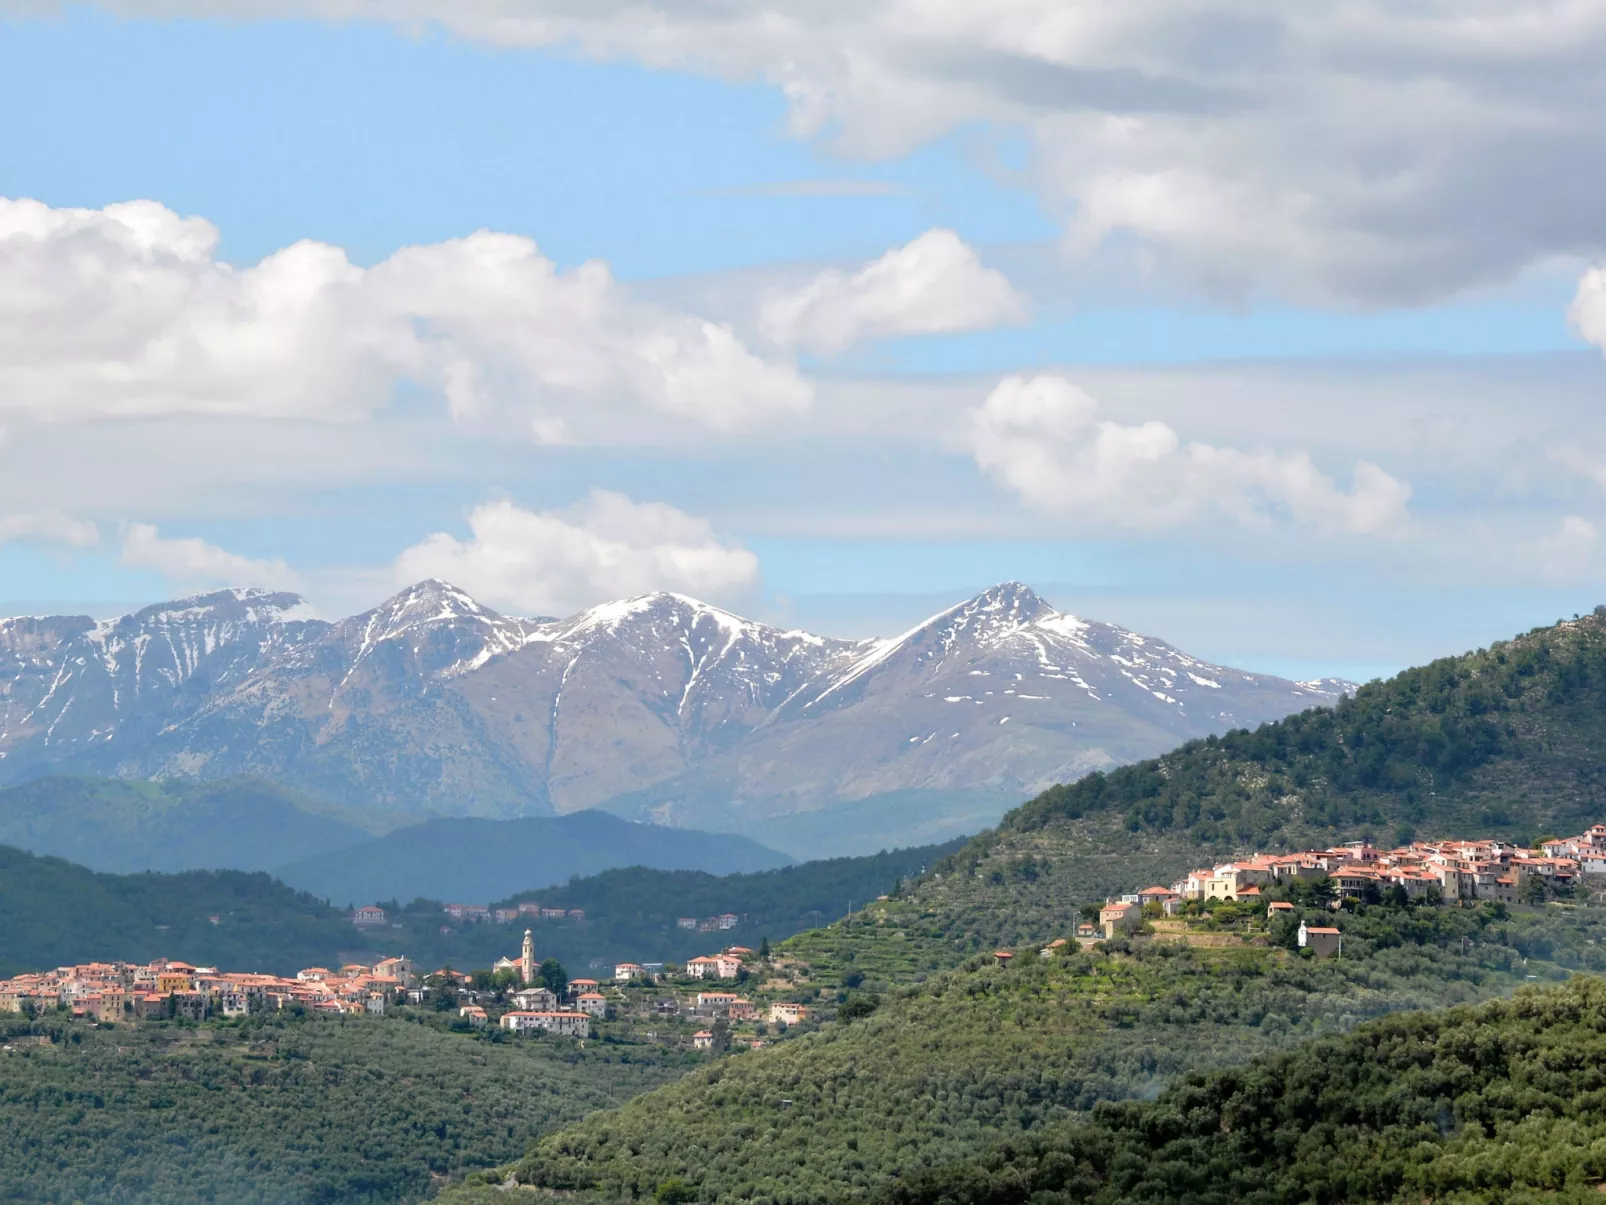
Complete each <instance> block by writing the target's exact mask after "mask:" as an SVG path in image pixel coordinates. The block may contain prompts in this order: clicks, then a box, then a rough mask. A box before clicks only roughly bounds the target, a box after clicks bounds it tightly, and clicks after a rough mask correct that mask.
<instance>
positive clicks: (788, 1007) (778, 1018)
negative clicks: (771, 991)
mask: <svg viewBox="0 0 1606 1205" xmlns="http://www.w3.org/2000/svg"><path fill="white" fill-rule="evenodd" d="M808 1019H809V1010H808V1009H807V1008H805V1007H804V1006H803V1005H801V1004H791V1003H787V1002H784V1001H776V1002H775V1003H774V1004H772V1005H770V1011H769V1022H770V1024H771V1025H797V1024H800V1023H801V1022H803V1021H807V1020H808Z"/></svg>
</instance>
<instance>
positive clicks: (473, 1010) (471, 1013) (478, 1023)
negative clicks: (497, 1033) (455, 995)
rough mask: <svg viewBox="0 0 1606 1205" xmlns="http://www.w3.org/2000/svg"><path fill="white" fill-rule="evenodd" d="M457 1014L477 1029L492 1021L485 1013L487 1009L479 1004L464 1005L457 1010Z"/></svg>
mask: <svg viewBox="0 0 1606 1205" xmlns="http://www.w3.org/2000/svg"><path fill="white" fill-rule="evenodd" d="M457 1015H458V1016H459V1017H461V1018H463V1020H465V1021H467V1022H468V1023H469V1024H470V1025H472V1026H474V1027H475V1028H476V1029H479V1028H482V1027H484V1026H485V1025H486V1024H488V1023H489V1021H490V1018H489V1017H487V1016H486V1015H485V1010H484V1009H483V1008H481V1007H480V1006H479V1005H478V1004H465V1005H463V1007H462V1008H460V1009H458V1010H457Z"/></svg>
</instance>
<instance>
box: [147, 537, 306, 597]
mask: <svg viewBox="0 0 1606 1205" xmlns="http://www.w3.org/2000/svg"><path fill="white" fill-rule="evenodd" d="M122 561H123V564H125V565H127V566H128V567H129V568H131V569H151V570H154V571H155V572H157V573H159V574H161V575H162V576H163V577H165V578H166V579H167V580H168V581H170V582H175V583H180V584H187V585H216V586H277V587H282V588H285V589H294V588H296V587H298V586H299V585H300V578H299V576H298V575H297V574H296V573H295V572H294V571H293V570H292V569H291V568H290V567H289V566H288V565H286V564H285V563H284V562H283V561H281V560H272V561H259V560H253V559H251V558H250V557H244V556H239V555H237V554H235V553H232V552H229V551H227V550H226V549H222V548H219V547H218V546H217V545H216V544H208V543H207V542H206V541H205V540H200V539H196V538H194V537H181V538H170V537H167V536H164V535H162V533H161V532H160V531H159V530H158V529H157V528H156V527H154V526H152V525H151V524H149V523H130V524H129V525H128V527H127V528H125V529H124V531H123V550H122Z"/></svg>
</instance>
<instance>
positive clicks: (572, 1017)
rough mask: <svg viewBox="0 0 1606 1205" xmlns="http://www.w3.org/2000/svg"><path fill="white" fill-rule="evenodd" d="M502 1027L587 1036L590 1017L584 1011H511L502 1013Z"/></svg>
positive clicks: (589, 1029)
mask: <svg viewBox="0 0 1606 1205" xmlns="http://www.w3.org/2000/svg"><path fill="white" fill-rule="evenodd" d="M502 1028H503V1029H508V1030H512V1031H513V1032H514V1033H534V1032H537V1031H540V1032H543V1033H555V1034H561V1035H563V1036H564V1037H569V1038H589V1037H590V1036H591V1018H590V1017H588V1016H587V1015H586V1014H585V1013H568V1012H522V1011H521V1012H511V1013H503V1014H502Z"/></svg>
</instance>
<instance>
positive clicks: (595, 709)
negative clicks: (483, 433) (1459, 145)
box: [0, 581, 1348, 832]
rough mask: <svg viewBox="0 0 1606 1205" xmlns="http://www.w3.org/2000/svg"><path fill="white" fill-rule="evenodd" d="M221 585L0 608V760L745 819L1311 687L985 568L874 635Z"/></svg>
mask: <svg viewBox="0 0 1606 1205" xmlns="http://www.w3.org/2000/svg"><path fill="white" fill-rule="evenodd" d="M307 616H308V609H307V608H306V606H305V604H304V603H303V602H302V600H301V599H299V598H297V597H296V596H295V595H291V594H272V593H265V592H261V591H248V590H231V591H222V592H219V593H216V594H209V595H203V596H201V597H198V598H192V599H186V600H182V601H179V602H174V603H168V604H164V605H161V606H157V607H149V608H146V609H145V610H143V611H140V612H138V613H136V614H134V615H129V616H125V617H124V618H122V619H119V620H114V621H110V622H105V623H96V622H94V621H92V620H90V619H87V618H83V617H77V618H74V617H53V618H44V619H13V620H6V621H0V783H4V782H15V781H19V780H21V779H24V778H28V777H33V776H36V775H38V774H41V773H46V772H59V771H72V772H82V773H100V774H110V775H116V776H124V777H152V776H172V775H188V776H198V777H208V778H209V777H220V776H224V775H231V774H240V773H249V774H257V775H261V776H263V777H267V778H272V779H275V780H277V781H280V782H284V783H286V784H287V785H290V786H293V787H296V788H298V789H301V790H303V791H307V792H309V793H312V794H315V795H319V796H322V797H324V798H326V799H329V800H331V801H333V802H339V803H342V804H346V805H355V806H359V807H366V808H371V809H373V810H374V811H376V812H383V813H387V814H391V815H394V816H395V817H396V818H397V819H398V820H400V819H402V818H408V819H414V818H417V817H419V816H423V815H480V816H510V815H541V814H553V813H567V812H572V811H577V810H579V809H582V808H589V807H597V806H606V807H608V808H609V810H614V811H618V812H620V813H622V814H625V815H630V816H634V817H640V818H650V819H656V820H658V821H660V822H667V823H673V824H684V825H692V826H696V827H705V828H706V827H712V828H740V829H744V830H747V831H755V832H761V831H762V827H763V823H764V821H765V820H766V819H771V818H773V817H776V816H784V815H793V814H798V813H809V812H821V811H828V810H829V809H832V808H835V807H839V806H841V805H844V804H849V803H852V802H854V801H860V800H865V799H868V798H871V797H875V796H879V795H884V794H893V793H897V792H910V791H928V792H929V791H935V792H943V791H950V792H970V793H972V794H974V793H975V792H977V791H986V792H991V793H993V794H996V795H997V796H998V797H999V798H1000V799H1004V798H1008V797H1021V796H1024V795H1025V794H1027V793H1029V792H1032V791H1034V790H1037V789H1039V788H1041V787H1043V786H1046V785H1048V784H1050V783H1052V782H1057V781H1063V780H1065V779H1067V778H1073V777H1076V776H1078V775H1080V774H1082V773H1085V772H1087V771H1088V770H1092V769H1098V768H1102V767H1107V766H1111V765H1115V764H1119V763H1123V762H1128V761H1133V760H1136V759H1139V758H1143V757H1148V756H1152V755H1153V754H1156V753H1159V752H1162V751H1164V750H1165V749H1168V748H1170V747H1171V746H1173V745H1175V744H1177V743H1179V742H1180V741H1182V740H1185V739H1188V738H1190V737H1195V736H1203V735H1206V734H1208V733H1212V732H1222V731H1226V730H1227V729H1229V728H1235V727H1242V726H1246V725H1247V726H1252V725H1254V724H1258V723H1261V722H1263V721H1266V720H1271V719H1276V718H1278V717H1280V716H1283V715H1286V714H1288V713H1290V712H1293V711H1298V710H1303V709H1304V708H1307V707H1312V706H1318V705H1322V704H1326V703H1331V702H1333V701H1335V700H1336V699H1337V698H1338V697H1339V695H1340V694H1341V693H1342V692H1343V691H1344V690H1345V689H1347V688H1348V684H1347V683H1342V682H1333V681H1324V682H1321V683H1306V684H1300V683H1295V682H1289V681H1285V680H1283V679H1279V678H1271V677H1267V676H1265V675H1256V674H1247V673H1244V672H1242V671H1239V670H1232V669H1227V668H1224V667H1221V666H1215V665H1209V664H1206V663H1204V662H1201V661H1198V660H1196V659H1195V658H1192V657H1189V656H1188V655H1187V654H1185V653H1183V652H1181V651H1179V650H1177V649H1175V648H1172V647H1171V646H1170V645H1168V644H1165V643H1164V642H1162V641H1158V640H1154V639H1151V638H1148V637H1144V636H1140V635H1137V634H1136V633H1133V632H1128V631H1126V630H1124V629H1122V628H1118V627H1114V626H1112V625H1109V624H1102V623H1097V622H1093V621H1088V620H1082V619H1078V618H1076V617H1074V616H1070V615H1062V614H1060V613H1059V612H1057V611H1055V610H1054V609H1053V608H1052V607H1051V606H1049V604H1048V603H1047V602H1045V601H1044V600H1043V599H1042V598H1040V597H1039V596H1037V595H1036V594H1034V593H1033V592H1032V591H1031V590H1029V589H1027V588H1026V587H1025V586H1022V585H1019V584H1018V583H1006V584H1004V585H1001V586H996V587H994V588H993V589H991V590H988V591H986V592H985V593H983V594H980V595H978V596H977V597H975V598H973V599H970V600H968V601H966V602H963V603H960V604H959V605H958V606H956V607H953V608H951V609H949V610H947V611H944V612H943V613H942V614H940V615H936V616H933V617H932V618H931V619H929V620H927V621H926V622H925V623H923V624H921V625H919V626H918V627H916V628H913V629H911V630H910V631H908V632H906V633H904V634H903V635H901V636H898V637H895V638H892V639H889V640H870V641H846V640H832V639H829V638H826V637H821V636H815V635H811V634H810V633H807V632H798V631H781V630H779V629H777V628H773V627H769V626H766V625H764V624H760V623H754V622H751V621H749V620H745V619H741V618H739V617H738V616H735V615H732V614H730V613H729V612H727V611H723V610H720V609H719V608H717V607H712V606H708V605H706V604H704V603H700V602H697V601H696V600H694V599H689V598H685V597H682V596H679V595H673V594H651V595H646V596H644V597H641V598H636V599H630V600H628V601H624V602H617V603H608V604H604V605H602V606H598V607H593V608H591V609H590V610H587V611H583V612H581V613H580V614H579V615H575V616H572V617H570V618H568V619H561V620H555V619H517V618H510V617H506V616H502V615H498V614H496V613H495V612H493V611H491V610H489V609H487V608H485V607H482V606H481V605H479V604H478V603H476V602H475V601H474V600H473V599H472V598H470V597H469V596H468V595H466V594H464V593H463V592H462V591H460V590H457V589H455V588H454V587H451V586H449V585H447V584H445V583H443V582H434V581H432V582H423V583H420V584H419V585H417V586H414V587H412V588H410V589H408V590H405V591H403V592H402V593H401V594H398V595H397V596H396V597H395V598H392V599H390V600H388V601H387V602H385V603H383V604H382V605H380V606H379V607H376V608H375V609H374V610H372V611H369V612H367V613H365V614H362V615H357V616H353V617H351V618H349V619H344V620H340V621H338V622H335V623H329V622H324V621H320V620H316V619H311V618H308V617H307Z"/></svg>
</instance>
